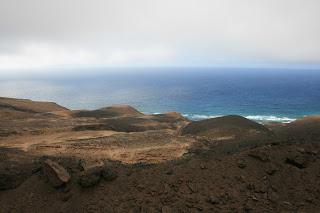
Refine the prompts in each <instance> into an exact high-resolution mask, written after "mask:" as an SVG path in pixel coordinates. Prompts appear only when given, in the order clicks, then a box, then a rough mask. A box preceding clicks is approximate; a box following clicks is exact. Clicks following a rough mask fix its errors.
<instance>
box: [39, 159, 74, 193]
mask: <svg viewBox="0 0 320 213" xmlns="http://www.w3.org/2000/svg"><path fill="white" fill-rule="evenodd" d="M43 173H44V175H45V176H46V178H47V179H48V181H49V183H50V184H51V185H52V186H53V187H60V186H62V185H64V184H66V183H68V182H69V181H70V178H71V176H70V174H69V173H68V172H67V170H66V169H65V168H63V167H62V166H61V165H60V164H58V163H56V162H54V161H52V160H50V159H47V160H46V161H45V162H44V163H43Z"/></svg>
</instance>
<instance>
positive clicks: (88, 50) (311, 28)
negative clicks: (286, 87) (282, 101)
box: [0, 0, 320, 69]
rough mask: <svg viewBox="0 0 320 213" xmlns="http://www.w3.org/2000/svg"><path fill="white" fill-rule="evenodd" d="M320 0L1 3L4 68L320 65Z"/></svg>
mask: <svg viewBox="0 0 320 213" xmlns="http://www.w3.org/2000/svg"><path fill="white" fill-rule="evenodd" d="M319 8H320V1H318V0H241V1H240V0H161V1H156V0H135V1H133V0H113V1H112V0H90V1H89V0H68V1H66V0H54V1H52V0H28V1H25V0H0V64H2V65H0V69H1V68H24V67H34V66H37V65H39V66H50V65H84V64H85V65H112V66H118V65H119V66H122V65H128V66H131V65H137V66H140V65H146V66H148V65H155V66H157V65H165V66H167V65H194V66H197V65H232V66H237V65H240V66H241V65H248V64H249V65H250V64H254V63H258V64H259V63H262V64H268V63H270V64H283V63H285V64H297V63H306V64H308V63H311V64H320V40H319V38H320V24H319V20H320V13H319V12H318V11H319Z"/></svg>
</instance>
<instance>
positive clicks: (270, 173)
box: [266, 164, 279, 175]
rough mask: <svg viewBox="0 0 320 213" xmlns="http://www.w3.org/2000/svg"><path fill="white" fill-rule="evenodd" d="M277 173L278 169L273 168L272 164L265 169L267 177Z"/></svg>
mask: <svg viewBox="0 0 320 213" xmlns="http://www.w3.org/2000/svg"><path fill="white" fill-rule="evenodd" d="M278 171H279V169H278V168H277V167H276V166H275V165H273V164H271V165H270V166H269V167H267V169H266V173H267V174H268V175H274V174H275V173H276V172H278Z"/></svg>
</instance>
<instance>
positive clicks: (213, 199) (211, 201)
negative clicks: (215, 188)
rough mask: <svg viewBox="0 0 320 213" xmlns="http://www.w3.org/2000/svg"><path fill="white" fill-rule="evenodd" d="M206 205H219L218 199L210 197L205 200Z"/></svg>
mask: <svg viewBox="0 0 320 213" xmlns="http://www.w3.org/2000/svg"><path fill="white" fill-rule="evenodd" d="M207 202H208V203H211V204H213V205H216V204H219V202H220V201H219V198H217V197H215V196H210V197H209V198H208V200H207Z"/></svg>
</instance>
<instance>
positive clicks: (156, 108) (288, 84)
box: [0, 68, 320, 122]
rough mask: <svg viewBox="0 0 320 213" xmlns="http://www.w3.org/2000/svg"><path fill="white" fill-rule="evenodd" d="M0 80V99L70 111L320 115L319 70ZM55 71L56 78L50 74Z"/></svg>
mask: <svg viewBox="0 0 320 213" xmlns="http://www.w3.org/2000/svg"><path fill="white" fill-rule="evenodd" d="M69 71H70V70H68V71H66V72H65V73H66V74H63V72H61V70H59V72H55V70H52V71H51V72H50V73H51V74H50V75H25V76H11V77H4V76H0V96H4V97H14V98H27V99H32V100H42V101H53V102H56V103H58V104H60V105H63V106H66V107H68V108H70V109H96V108H100V107H105V106H110V105H114V104H129V105H132V106H134V107H136V108H137V109H138V110H140V111H142V112H144V113H149V114H153V113H161V112H169V111H177V112H180V113H181V114H183V115H184V116H186V117H188V118H190V119H193V120H199V119H205V118H210V117H216V116H221V115H229V114H238V115H243V116H245V117H247V118H249V119H253V120H256V121H259V122H264V121H278V122H290V121H293V120H295V119H297V118H300V117H303V116H307V115H315V114H320V70H301V69H299V70H298V69H266V68H264V69H258V68H250V69H244V68H241V69H240V68H228V69H226V68H114V69H112V68H106V69H103V68H96V69H81V70H76V69H74V70H72V72H69ZM55 73H58V74H55Z"/></svg>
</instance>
